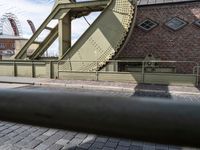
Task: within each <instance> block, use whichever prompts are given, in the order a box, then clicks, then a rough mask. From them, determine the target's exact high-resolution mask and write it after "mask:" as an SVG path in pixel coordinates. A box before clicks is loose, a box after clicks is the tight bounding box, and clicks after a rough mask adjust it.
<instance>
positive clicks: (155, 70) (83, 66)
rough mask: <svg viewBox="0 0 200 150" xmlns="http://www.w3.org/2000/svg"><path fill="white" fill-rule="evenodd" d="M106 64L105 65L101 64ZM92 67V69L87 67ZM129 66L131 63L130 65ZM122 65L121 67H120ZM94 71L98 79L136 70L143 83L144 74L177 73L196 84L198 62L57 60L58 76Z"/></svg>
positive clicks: (197, 80) (197, 79)
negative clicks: (124, 66) (193, 78)
mask: <svg viewBox="0 0 200 150" xmlns="http://www.w3.org/2000/svg"><path fill="white" fill-rule="evenodd" d="M134 63H135V64H140V65H138V66H133V67H132V68H131V67H130V68H128V67H127V68H123V67H122V65H121V66H120V64H127V65H128V64H129V65H130V64H134ZM102 64H106V65H102ZM87 66H89V67H88V68H91V66H92V67H93V69H87ZM130 66H131V65H130ZM120 67H122V68H120ZM64 72H65V73H82V74H83V73H89V72H90V73H95V76H96V78H95V80H99V78H98V77H99V75H100V74H102V73H110V74H114V73H130V72H137V73H138V74H140V76H141V82H142V83H145V75H150V74H151V75H153V74H154V75H164V74H165V75H175V74H179V75H180V76H181V75H182V77H186V76H187V75H190V76H193V77H195V78H196V81H195V82H196V84H198V82H199V64H198V63H197V62H195V61H162V60H149V61H140V60H139V61H135V60H111V61H108V62H102V61H70V60H69V61H63V60H62V61H59V62H58V78H59V77H60V73H64Z"/></svg>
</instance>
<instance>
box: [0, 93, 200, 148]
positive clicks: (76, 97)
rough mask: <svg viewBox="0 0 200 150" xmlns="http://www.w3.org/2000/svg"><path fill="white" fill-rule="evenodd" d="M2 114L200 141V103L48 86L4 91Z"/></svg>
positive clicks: (170, 140) (163, 139)
mask: <svg viewBox="0 0 200 150" xmlns="http://www.w3.org/2000/svg"><path fill="white" fill-rule="evenodd" d="M0 119H1V120H6V121H16V122H20V123H28V124H33V125H40V126H46V127H55V128H61V129H67V130H77V131H83V132H90V133H97V134H102V135H108V136H117V137H125V138H130V139H134V140H142V141H149V142H157V143H165V144H175V145H182V146H197V147H199V146H200V142H199V139H200V104H198V103H196V104H194V103H181V102H180V101H179V102H176V101H169V100H166V99H160V100H143V99H140V98H136V97H133V98H124V97H109V96H102V95H101V96H98V95H85V94H77V93H66V92H56V91H54V92H52V91H48V90H44V91H39V90H0Z"/></svg>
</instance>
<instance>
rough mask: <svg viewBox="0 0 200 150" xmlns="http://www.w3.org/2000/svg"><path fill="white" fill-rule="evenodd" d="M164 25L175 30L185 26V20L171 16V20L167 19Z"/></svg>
mask: <svg viewBox="0 0 200 150" xmlns="http://www.w3.org/2000/svg"><path fill="white" fill-rule="evenodd" d="M165 25H166V26H167V27H168V28H170V29H172V30H174V31H177V30H179V29H181V28H183V27H184V26H186V25H187V22H186V21H184V20H182V19H180V18H178V17H175V18H172V19H171V20H169V21H167V22H166V23H165Z"/></svg>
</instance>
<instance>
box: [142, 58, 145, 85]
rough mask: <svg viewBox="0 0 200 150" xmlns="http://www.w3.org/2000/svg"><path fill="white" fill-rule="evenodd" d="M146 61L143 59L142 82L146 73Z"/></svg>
mask: <svg viewBox="0 0 200 150" xmlns="http://www.w3.org/2000/svg"><path fill="white" fill-rule="evenodd" d="M144 67H145V62H144V61H142V83H144V73H145V68H144Z"/></svg>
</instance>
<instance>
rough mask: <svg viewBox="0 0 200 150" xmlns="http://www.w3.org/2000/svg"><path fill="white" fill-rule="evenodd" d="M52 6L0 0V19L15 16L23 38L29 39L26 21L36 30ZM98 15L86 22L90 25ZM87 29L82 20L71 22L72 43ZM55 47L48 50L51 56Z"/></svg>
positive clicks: (34, 0)
mask: <svg viewBox="0 0 200 150" xmlns="http://www.w3.org/2000/svg"><path fill="white" fill-rule="evenodd" d="M79 1H84V0H79ZM53 5H54V0H0V10H1V11H0V17H1V18H2V16H3V15H4V14H5V13H13V14H15V15H16V16H17V18H18V20H19V22H20V24H21V27H22V33H23V37H24V38H30V37H31V35H32V31H31V29H30V27H29V25H28V23H27V20H32V22H33V23H34V25H35V27H36V29H37V28H38V27H39V26H40V25H41V24H42V22H43V21H44V20H45V18H46V17H47V16H48V15H49V14H50V12H51V10H52V7H53ZM98 14H99V13H92V14H91V15H89V16H86V18H87V20H88V22H89V23H92V22H93V21H94V20H95V18H96V17H97V15H98ZM6 26H7V25H6ZM88 27H89V25H88V23H87V22H86V21H85V20H84V18H80V19H77V20H74V21H73V22H72V43H75V41H76V40H77V39H78V38H79V37H80V35H81V34H82V33H83V32H84V31H85V30H86V29H87V28H88ZM57 47H58V44H54V45H53V46H52V47H51V48H50V53H51V55H53V54H54V53H55V52H54V50H53V49H56V48H57Z"/></svg>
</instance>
